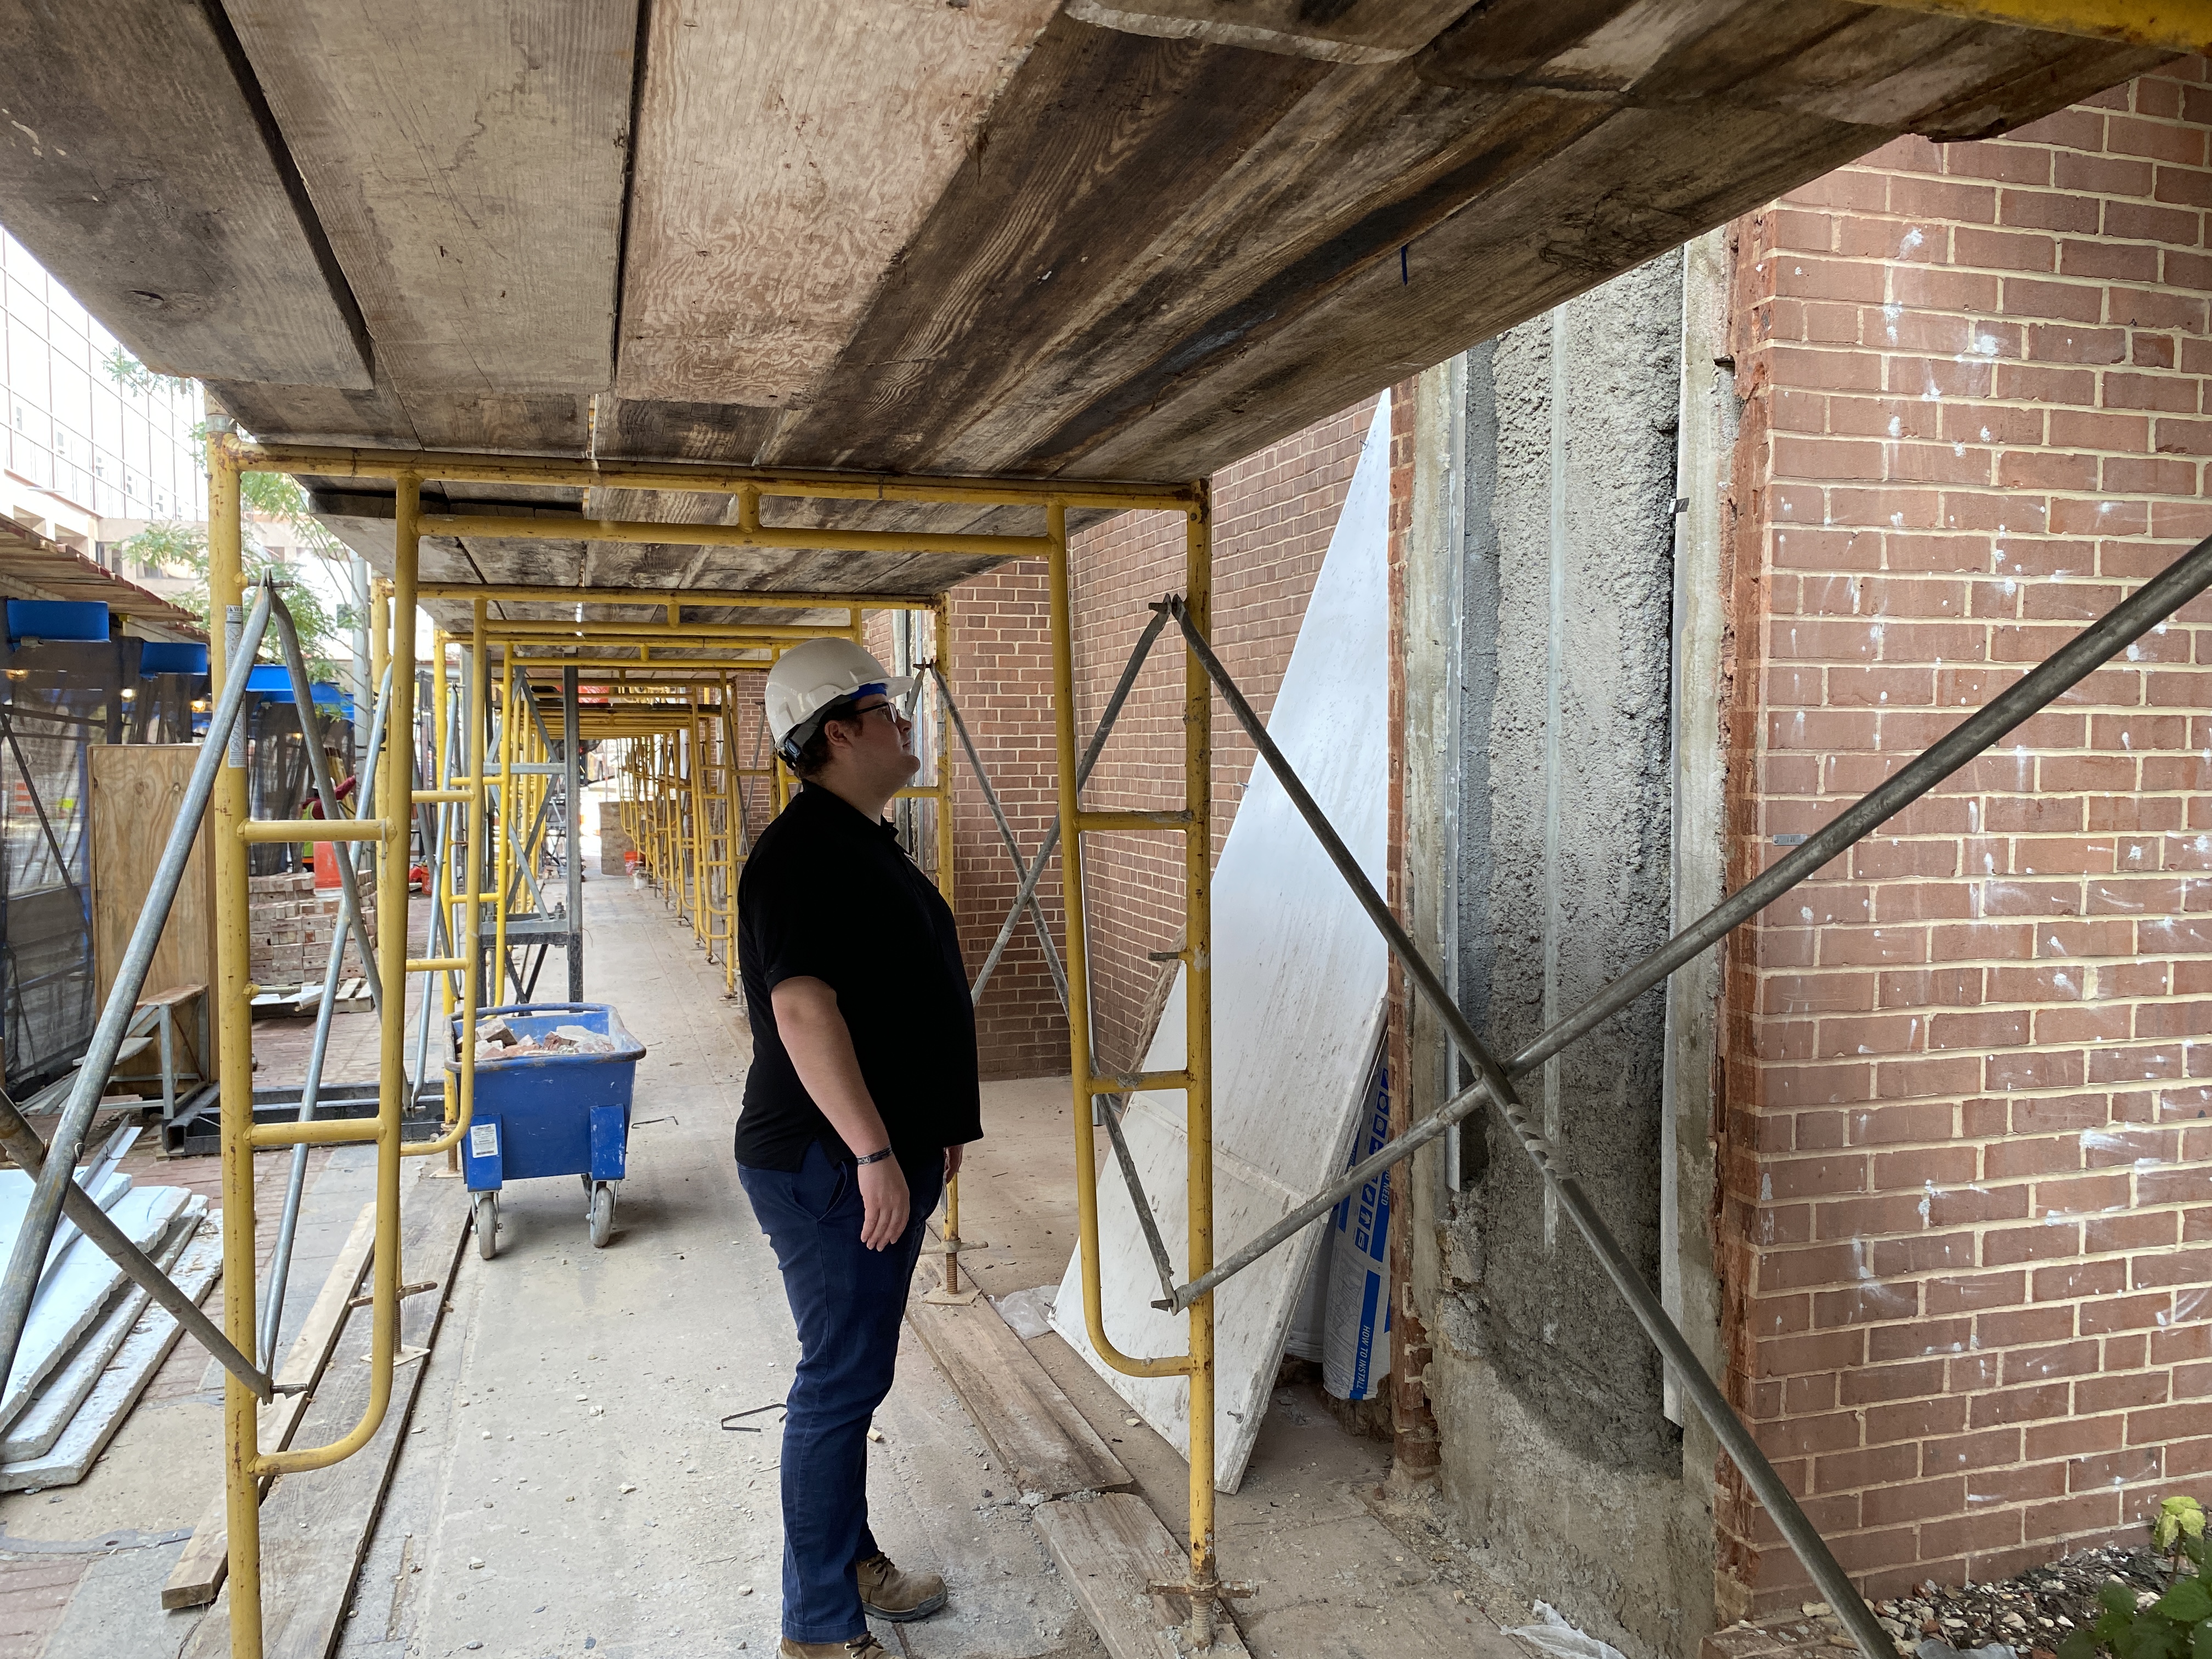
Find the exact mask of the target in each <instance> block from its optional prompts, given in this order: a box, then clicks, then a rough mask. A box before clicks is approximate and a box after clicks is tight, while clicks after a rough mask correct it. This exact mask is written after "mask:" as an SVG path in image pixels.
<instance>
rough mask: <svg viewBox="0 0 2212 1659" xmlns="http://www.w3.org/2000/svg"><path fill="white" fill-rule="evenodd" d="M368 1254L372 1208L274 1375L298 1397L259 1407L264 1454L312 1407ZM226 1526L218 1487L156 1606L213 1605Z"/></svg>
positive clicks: (223, 1571) (280, 1445)
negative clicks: (310, 1405) (296, 1391)
mask: <svg viewBox="0 0 2212 1659" xmlns="http://www.w3.org/2000/svg"><path fill="white" fill-rule="evenodd" d="M375 1249H376V1206H375V1205H374V1204H364V1205H362V1206H361V1213H360V1215H358V1216H357V1217H356V1218H354V1224H353V1231H352V1232H351V1233H350V1234H349V1235H348V1236H347V1237H346V1242H345V1243H343V1245H341V1246H340V1247H339V1249H338V1254H337V1260H336V1261H332V1262H331V1270H330V1272H329V1273H328V1274H326V1275H325V1278H324V1279H323V1288H322V1289H321V1291H319V1292H318V1293H317V1295H316V1297H315V1300H314V1305H313V1306H312V1307H310V1308H309V1309H308V1310H307V1318H306V1319H305V1320H304V1321H302V1322H301V1326H300V1334H299V1335H298V1336H297V1337H295V1339H293V1342H292V1346H291V1350H290V1352H288V1353H287V1354H286V1355H285V1356H284V1364H283V1369H282V1370H279V1371H278V1372H277V1373H276V1381H278V1382H279V1383H285V1384H288V1385H295V1386H296V1387H297V1388H298V1389H300V1390H301V1392H298V1393H294V1394H284V1395H278V1396H277V1397H276V1400H275V1401H273V1402H272V1403H270V1404H269V1405H266V1406H264V1407H262V1408H261V1423H260V1437H259V1439H260V1445H261V1448H262V1449H263V1450H264V1451H283V1449H285V1448H286V1447H288V1446H289V1445H290V1444H291V1443H292V1436H293V1435H294V1433H295V1432H296V1431H297V1430H298V1428H299V1426H300V1419H301V1415H302V1414H303V1413H305V1412H306V1411H307V1407H308V1405H309V1403H310V1402H311V1401H313V1398H314V1393H315V1389H316V1387H317V1385H318V1384H319V1383H320V1382H321V1381H322V1376H323V1371H324V1370H325V1367H327V1366H328V1365H329V1364H330V1363H331V1353H332V1352H334V1351H335V1350H336V1348H337V1340H338V1334H339V1333H340V1332H341V1331H342V1330H343V1329H344V1328H345V1321H346V1304H347V1303H348V1302H349V1301H350V1300H351V1299H352V1298H353V1295H354V1293H355V1291H358V1290H359V1289H360V1288H361V1281H362V1275H363V1274H365V1273H368V1264H369V1260H370V1258H371V1257H372V1256H373V1255H374V1253H375ZM229 1527H230V1523H229V1514H228V1507H227V1501H226V1499H225V1498H224V1494H223V1491H222V1487H221V1486H217V1487H216V1492H215V1496H214V1497H212V1498H210V1499H209V1500H208V1505H207V1508H206V1509H205V1510H202V1511H201V1514H200V1522H199V1525H198V1526H197V1527H195V1528H192V1535H191V1538H190V1539H189V1540H188V1541H186V1542H185V1548H184V1553H182V1554H181V1555H179V1557H178V1558H177V1565H175V1566H174V1567H173V1568H172V1569H171V1570H170V1572H169V1581H168V1583H166V1584H164V1585H163V1586H162V1587H161V1605H162V1606H163V1607H170V1608H175V1607H205V1606H206V1605H207V1604H208V1603H209V1602H210V1601H214V1600H215V1598H216V1591H217V1590H220V1589H222V1581H223V1579H224V1577H226V1576H227V1575H228V1573H229V1571H230V1530H229Z"/></svg>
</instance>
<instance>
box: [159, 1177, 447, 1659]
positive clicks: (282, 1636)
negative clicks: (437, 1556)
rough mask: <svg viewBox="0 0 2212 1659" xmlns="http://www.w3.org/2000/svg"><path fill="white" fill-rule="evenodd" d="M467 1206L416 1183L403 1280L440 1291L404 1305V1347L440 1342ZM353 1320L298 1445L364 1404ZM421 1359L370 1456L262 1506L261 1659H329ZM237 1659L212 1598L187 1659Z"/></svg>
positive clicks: (225, 1598)
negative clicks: (226, 1658)
mask: <svg viewBox="0 0 2212 1659" xmlns="http://www.w3.org/2000/svg"><path fill="white" fill-rule="evenodd" d="M468 1220H469V1194H468V1191H467V1189H466V1188H465V1187H464V1186H463V1185H462V1184H461V1183H460V1182H458V1181H436V1180H423V1181H417V1182H415V1183H413V1186H412V1188H411V1189H410V1192H409V1194H408V1195H407V1207H406V1210H405V1212H404V1215H403V1216H402V1218H401V1222H400V1252H401V1253H400V1279H401V1282H403V1283H421V1282H422V1281H423V1280H425V1279H428V1280H431V1281H434V1282H435V1287H436V1288H435V1289H433V1290H430V1291H424V1292H423V1293H422V1294H421V1295H418V1296H410V1297H408V1298H407V1299H406V1300H405V1301H404V1302H402V1303H401V1304H399V1346H400V1351H401V1358H402V1359H403V1360H404V1358H405V1357H406V1351H407V1350H408V1349H410V1348H413V1349H418V1350H424V1351H427V1350H428V1348H429V1346H430V1345H431V1343H432V1342H433V1341H434V1340H435V1338H436V1336H437V1331H438V1322H439V1319H440V1317H441V1315H442V1314H443V1313H444V1311H445V1306H446V1297H447V1292H448V1291H449V1290H450V1289H451V1286H452V1285H453V1272H454V1269H455V1267H457V1266H458V1265H459V1261H460V1254H461V1248H462V1246H463V1245H464V1244H465V1243H467V1240H468V1236H469V1227H468ZM357 1311H358V1317H355V1318H349V1319H348V1320H347V1321H346V1322H345V1325H344V1327H343V1331H342V1333H341V1335H340V1338H339V1341H338V1346H337V1352H336V1353H335V1354H334V1355H333V1357H332V1363H331V1365H330V1366H329V1367H328V1369H327V1370H325V1372H324V1376H323V1383H322V1386H321V1388H320V1389H319V1390H318V1391H317V1392H316V1395H315V1397H314V1401H313V1404H312V1405H311V1406H309V1407H308V1408H307V1413H306V1415H305V1416H304V1417H303V1418H302V1419H301V1424H300V1428H299V1432H298V1436H297V1437H298V1439H299V1440H301V1442H303V1443H307V1444H309V1445H322V1444H325V1443H328V1442H330V1441H331V1440H334V1439H336V1438H337V1437H338V1436H340V1435H342V1434H343V1433H345V1432H346V1431H348V1430H349V1429H351V1428H352V1427H353V1425H355V1424H356V1422H358V1421H359V1420H360V1419H361V1414H362V1408H363V1407H364V1406H365V1405H366V1404H367V1403H368V1391H369V1376H370V1371H371V1369H372V1368H371V1367H369V1366H368V1365H366V1364H362V1363H361V1357H362V1355H363V1354H365V1353H366V1352H368V1340H369V1327H370V1316H369V1310H368V1309H366V1308H364V1309H361V1310H357ZM422 1370H423V1367H422V1364H421V1362H420V1360H419V1359H418V1360H417V1361H416V1363H414V1364H404V1363H403V1364H400V1365H399V1366H398V1369H397V1372H396V1375H395V1376H393V1378H392V1401H391V1405H390V1407H389V1408H388V1409H387V1410H386V1413H385V1414H384V1421H383V1423H382V1424H381V1425H379V1427H378V1429H377V1431H376V1433H375V1435H374V1436H373V1437H371V1438H370V1440H369V1443H368V1445H366V1446H364V1447H363V1448H362V1449H361V1450H359V1451H357V1452H356V1453H355V1454H354V1455H352V1456H351V1457H349V1458H347V1459H346V1460H345V1461H344V1462H340V1463H337V1464H334V1465H332V1466H331V1468H324V1469H315V1470H313V1471H311V1472H309V1473H307V1474H294V1475H287V1476H285V1477H284V1478H283V1479H282V1480H279V1481H277V1483H276V1486H275V1487H274V1488H273V1489H271V1491H270V1493H269V1495H268V1497H267V1498H264V1500H263V1501H262V1504H261V1582H262V1609H263V1614H264V1620H265V1623H264V1632H263V1653H264V1656H265V1659H327V1656H328V1654H329V1653H330V1651H331V1648H332V1647H333V1645H334V1644H336V1642H337V1634H338V1631H339V1627H340V1626H342V1625H343V1622H344V1619H345V1608H346V1604H347V1603H348V1602H349V1601H351V1600H352V1599H353V1593H354V1578H355V1577H356V1574H358V1573H359V1571H361V1562H362V1555H363V1553H365V1552H366V1551H367V1550H368V1541H369V1538H370V1536H371V1534H373V1533H374V1530H375V1527H376V1517H377V1513H378V1511H379V1510H380V1509H381V1508H382V1507H383V1504H384V1492H385V1487H386V1485H387V1484H389V1482H390V1480H391V1479H392V1465H393V1464H394V1463H395V1462H397V1461H398V1456H399V1447H400V1443H401V1442H402V1441H403V1440H404V1438H405V1437H406V1433H407V1417H408V1413H409V1412H410V1410H411V1409H412V1408H413V1407H414V1404H415V1395H416V1391H417V1390H418V1389H420V1388H421V1387H422ZM229 1651H230V1593H229V1590H228V1587H226V1588H225V1589H224V1590H223V1592H222V1595H219V1596H218V1597H217V1598H216V1604H215V1606H214V1607H211V1608H210V1609H209V1612H208V1615H207V1617H206V1618H204V1619H203V1620H201V1621H200V1623H199V1626H198V1628H197V1629H196V1630H194V1631H193V1632H192V1634H191V1638H190V1639H188V1640H187V1641H186V1642H185V1646H184V1651H183V1653H182V1655H181V1656H179V1659H223V1656H226V1655H228V1653H229Z"/></svg>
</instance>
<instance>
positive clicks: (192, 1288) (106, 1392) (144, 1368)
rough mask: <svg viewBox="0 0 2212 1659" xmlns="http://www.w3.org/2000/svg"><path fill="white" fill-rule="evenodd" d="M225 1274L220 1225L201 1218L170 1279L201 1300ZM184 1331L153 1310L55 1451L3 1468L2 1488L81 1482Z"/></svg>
mask: <svg viewBox="0 0 2212 1659" xmlns="http://www.w3.org/2000/svg"><path fill="white" fill-rule="evenodd" d="M221 1275H222V1229H221V1228H220V1227H219V1226H218V1225H216V1224H214V1223H212V1222H206V1221H203V1222H202V1223H201V1224H200V1231H199V1232H198V1233H197V1235H195V1236H194V1237H193V1239H192V1242H191V1244H189V1245H188V1246H186V1247H185V1254H184V1255H183V1257H182V1258H181V1259H180V1260H179V1261H178V1263H177V1269H176V1272H175V1273H173V1275H172V1277H173V1278H174V1279H175V1280H176V1281H177V1284H178V1285H179V1288H181V1289H182V1290H183V1291H184V1292H185V1295H186V1296H189V1297H191V1299H192V1300H193V1301H194V1302H197V1301H198V1300H199V1299H200V1298H201V1297H204V1296H205V1295H206V1294H207V1293H208V1291H209V1290H210V1288H211V1287H212V1286H213V1285H214V1284H215V1282H216V1279H218V1278H219V1277H221ZM182 1334H184V1328H183V1327H182V1326H180V1325H179V1324H178V1323H177V1317H176V1316H175V1315H174V1314H173V1313H171V1312H169V1311H168V1310H167V1309H165V1308H152V1309H149V1310H147V1312H146V1313H145V1315H144V1316H143V1317H142V1318H141V1319H140V1320H139V1321H138V1323H137V1326H136V1327H135V1328H133V1329H132V1331H131V1334H130V1335H129V1336H128V1337H126V1338H125V1340H124V1343H123V1346H122V1347H121V1348H120V1349H118V1350H117V1352H116V1355H115V1358H113V1359H112V1360H110V1361H109V1362H108V1364H107V1369H106V1370H104V1371H102V1372H101V1373H100V1381H99V1382H98V1383H95V1384H94V1387H93V1390H92V1393H91V1395H89V1396H88V1398H87V1399H86V1401H85V1402H84V1404H83V1405H82V1406H80V1407H77V1413H76V1416H75V1417H73V1418H71V1419H70V1425H69V1427H68V1428H67V1429H65V1430H64V1431H62V1437H61V1438H60V1439H59V1440H58V1441H56V1442H55V1443H54V1449H52V1451H50V1452H48V1453H47V1454H46V1455H45V1456H44V1457H39V1458H33V1459H32V1460H31V1461H30V1462H27V1463H10V1464H9V1465H8V1467H7V1468H4V1469H0V1492H35V1491H38V1490H39V1489H40V1488H41V1487H45V1486H75V1485H76V1483H77V1482H78V1481H80V1480H83V1479H84V1477H85V1475H86V1474H88V1472H89V1471H90V1470H91V1468H92V1466H93V1464H94V1462H98V1461H99V1458H100V1453H101V1451H102V1450H104V1449H106V1445H107V1443H108V1441H109V1439H110V1438H112V1437H113V1435H114V1433H115V1431H116V1430H118V1428H120V1427H122V1426H123V1419H125V1418H126V1417H128V1416H129V1415H130V1414H131V1407H133V1406H135V1405H137V1403H138V1396H139V1395H142V1394H143V1393H144V1392H145V1390H146V1385H147V1384H148V1383H150V1382H152V1381H153V1380H154V1373H155V1371H158V1370H161V1362H162V1361H163V1360H165V1359H167V1358H168V1357H169V1350H170V1349H171V1348H173V1347H174V1346H176V1345H177V1339H178V1337H179V1336H181V1335H182Z"/></svg>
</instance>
